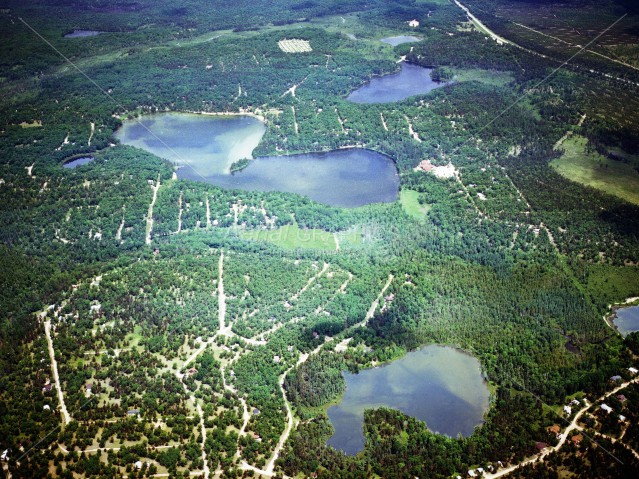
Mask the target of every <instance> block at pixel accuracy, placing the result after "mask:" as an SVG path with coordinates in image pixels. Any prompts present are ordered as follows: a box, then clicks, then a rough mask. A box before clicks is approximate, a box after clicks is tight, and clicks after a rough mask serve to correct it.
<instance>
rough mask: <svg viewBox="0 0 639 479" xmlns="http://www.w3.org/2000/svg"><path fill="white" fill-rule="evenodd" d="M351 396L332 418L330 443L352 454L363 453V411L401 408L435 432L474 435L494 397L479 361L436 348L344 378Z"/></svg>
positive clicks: (331, 410) (330, 412)
mask: <svg viewBox="0 0 639 479" xmlns="http://www.w3.org/2000/svg"><path fill="white" fill-rule="evenodd" d="M344 378H345V379H346V392H345V393H344V396H343V398H342V400H341V402H340V403H339V404H338V405H335V406H331V407H329V408H328V411H327V414H328V417H329V419H330V420H331V423H332V424H333V427H334V428H335V434H334V435H333V436H332V437H331V438H330V439H329V440H328V441H327V444H329V445H330V446H333V447H334V448H335V449H341V450H343V451H344V452H345V453H346V454H349V455H353V454H356V453H357V452H359V451H361V450H363V449H364V433H363V420H364V410H366V409H375V408H379V407H382V406H384V407H390V408H393V409H398V410H400V411H402V412H404V413H405V414H407V415H409V416H413V417H415V418H417V419H420V420H422V421H425V422H426V424H427V426H428V428H429V429H430V430H431V431H434V432H438V433H441V434H445V435H447V436H451V437H455V436H457V435H458V434H461V435H463V436H469V435H471V434H472V433H473V430H474V429H475V427H476V426H478V425H480V424H482V423H483V418H484V413H485V412H486V411H487V410H488V406H489V400H490V392H489V390H488V386H487V384H486V382H485V380H484V378H483V376H482V374H481V367H480V364H479V361H478V360H477V359H476V358H474V357H473V356H470V355H469V354H466V353H464V352H462V351H460V350H458V349H453V348H449V347H444V346H438V345H431V346H427V347H425V348H422V349H420V350H418V351H414V352H411V353H408V354H407V355H406V356H404V357H403V358H401V359H398V360H397V361H393V362H392V363H390V364H388V365H385V366H382V367H377V368H373V369H366V370H364V371H360V372H359V373H358V374H350V373H344Z"/></svg>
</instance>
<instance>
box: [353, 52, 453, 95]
mask: <svg viewBox="0 0 639 479" xmlns="http://www.w3.org/2000/svg"><path fill="white" fill-rule="evenodd" d="M401 67H402V69H401V71H400V72H399V73H393V74H390V75H384V76H381V77H375V78H372V79H371V81H370V82H368V83H367V84H366V85H363V86H361V87H359V88H358V89H357V90H355V91H354V92H352V93H351V94H350V95H348V97H347V100H349V101H352V102H354V103H392V102H396V101H400V100H404V99H406V98H408V97H411V96H414V95H423V94H425V93H428V92H429V91H432V90H434V89H435V88H441V87H443V86H445V85H447V83H445V82H436V81H433V80H432V78H431V77H430V72H431V71H432V69H431V68H424V67H420V66H418V65H412V64H410V63H403V62H402V64H401Z"/></svg>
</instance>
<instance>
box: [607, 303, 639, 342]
mask: <svg viewBox="0 0 639 479" xmlns="http://www.w3.org/2000/svg"><path fill="white" fill-rule="evenodd" d="M613 322H614V324H615V327H616V328H617V330H618V331H619V332H620V333H621V335H622V336H624V337H626V336H628V335H629V334H630V333H634V332H635V331H639V306H629V307H627V308H619V309H617V311H616V312H615V318H614V319H613Z"/></svg>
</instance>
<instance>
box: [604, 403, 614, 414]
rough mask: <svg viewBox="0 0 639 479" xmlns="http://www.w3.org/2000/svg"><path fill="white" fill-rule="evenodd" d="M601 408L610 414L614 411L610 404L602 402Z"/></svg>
mask: <svg viewBox="0 0 639 479" xmlns="http://www.w3.org/2000/svg"><path fill="white" fill-rule="evenodd" d="M601 409H603V410H604V411H606V412H607V413H608V414H610V413H611V412H612V408H611V407H610V406H608V405H607V404H602V405H601Z"/></svg>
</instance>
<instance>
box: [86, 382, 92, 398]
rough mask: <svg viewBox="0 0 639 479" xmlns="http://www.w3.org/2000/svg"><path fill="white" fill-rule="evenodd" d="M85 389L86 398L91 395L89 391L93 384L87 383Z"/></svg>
mask: <svg viewBox="0 0 639 479" xmlns="http://www.w3.org/2000/svg"><path fill="white" fill-rule="evenodd" d="M85 389H86V390H87V396H88V395H89V394H91V390H92V389H93V383H87V385H86V386H85Z"/></svg>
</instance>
